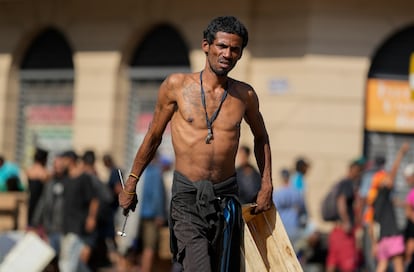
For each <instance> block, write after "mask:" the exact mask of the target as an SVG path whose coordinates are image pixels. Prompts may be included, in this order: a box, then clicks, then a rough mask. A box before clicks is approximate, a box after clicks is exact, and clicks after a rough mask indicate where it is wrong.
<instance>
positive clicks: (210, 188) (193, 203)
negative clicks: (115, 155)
mask: <svg viewBox="0 0 414 272" xmlns="http://www.w3.org/2000/svg"><path fill="white" fill-rule="evenodd" d="M247 41H248V33H247V30H246V28H245V27H244V25H243V24H242V23H241V22H240V21H238V20H237V19H236V18H234V17H232V16H225V17H218V18H215V19H213V20H212V21H211V22H210V24H209V25H208V27H207V29H206V30H205V31H204V37H203V40H202V44H201V46H202V49H203V51H204V53H205V55H206V64H205V67H204V70H203V71H201V72H198V73H193V74H172V75H170V76H169V77H168V78H167V79H166V80H165V81H164V82H163V83H162V85H161V87H160V89H159V94H158V101H157V104H156V108H155V112H154V117H153V120H152V123H151V126H150V127H149V129H148V132H147V134H146V136H145V138H144V141H143V143H142V145H141V146H140V148H139V149H138V152H137V154H136V157H135V160H134V163H133V166H132V170H131V174H130V175H129V177H128V179H127V182H126V184H125V189H124V191H123V192H121V193H120V195H119V203H120V206H121V207H122V208H124V212H125V213H127V212H128V211H129V210H134V209H135V207H136V204H137V197H136V194H135V188H136V184H137V182H138V180H139V176H140V175H141V173H142V172H143V170H144V168H145V167H146V166H147V165H148V163H149V162H150V161H151V159H152V158H153V156H154V154H155V153H156V150H157V148H158V146H159V144H160V143H161V139H162V135H163V132H164V130H165V128H166V126H167V124H168V122H169V121H171V134H172V142H173V147H174V152H175V162H176V164H175V174H174V180H173V188H172V201H171V215H170V217H171V218H170V228H172V233H173V244H172V245H173V246H172V248H173V256H174V259H175V261H177V262H178V263H180V264H182V265H183V268H184V270H185V271H190V272H191V271H237V272H238V271H240V266H239V263H240V256H239V253H240V239H241V237H242V232H241V228H240V227H241V223H242V221H241V220H242V219H241V211H240V210H241V209H240V204H239V203H238V201H237V182H236V178H235V157H236V153H237V149H238V145H239V138H240V124H241V122H242V119H243V118H244V120H245V121H246V122H247V123H248V124H249V126H250V129H251V131H252V133H253V135H254V151H255V156H256V161H257V164H258V167H259V170H260V173H261V189H260V191H259V193H258V195H257V199H256V203H257V206H256V207H255V209H254V210H253V212H254V213H260V212H263V211H265V210H268V209H269V208H270V207H271V203H272V189H273V187H272V171H271V151H270V146H269V138H268V134H267V131H266V127H265V124H264V121H263V118H262V115H261V113H260V111H259V102H258V97H257V95H256V93H255V91H254V90H253V88H252V87H251V86H250V85H248V84H246V83H244V82H240V81H237V80H235V79H233V78H230V77H228V76H227V74H228V73H229V72H230V71H231V70H232V69H233V68H234V67H235V65H236V63H237V61H238V60H239V59H240V58H241V56H242V53H243V49H244V48H245V46H246V45H247ZM223 214H224V215H227V216H223ZM224 217H225V218H224ZM224 221H226V222H224ZM230 256H231V258H229V257H230Z"/></svg>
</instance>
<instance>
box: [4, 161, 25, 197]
mask: <svg viewBox="0 0 414 272" xmlns="http://www.w3.org/2000/svg"><path fill="white" fill-rule="evenodd" d="M10 181H13V183H14V185H13V187H15V188H9V186H10ZM8 182H9V186H8ZM23 189H24V188H23V185H22V183H21V182H20V169H19V167H18V166H17V165H16V164H14V163H12V162H9V161H6V160H5V158H4V157H3V156H1V155H0V192H7V191H9V190H12V191H23Z"/></svg>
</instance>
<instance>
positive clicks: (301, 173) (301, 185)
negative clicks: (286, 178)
mask: <svg viewBox="0 0 414 272" xmlns="http://www.w3.org/2000/svg"><path fill="white" fill-rule="evenodd" d="M309 167H310V164H309V162H308V161H306V160H305V159H304V158H298V159H297V160H296V164H295V170H296V171H295V173H294V174H293V175H292V176H291V178H290V185H291V186H293V188H296V189H297V190H299V192H301V194H304V193H305V187H306V181H305V175H306V173H307V172H308V170H309Z"/></svg>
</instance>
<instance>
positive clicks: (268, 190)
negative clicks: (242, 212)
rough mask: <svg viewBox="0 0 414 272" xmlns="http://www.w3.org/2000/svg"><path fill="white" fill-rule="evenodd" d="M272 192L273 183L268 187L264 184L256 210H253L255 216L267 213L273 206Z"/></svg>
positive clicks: (257, 200) (258, 195) (257, 199)
mask: <svg viewBox="0 0 414 272" xmlns="http://www.w3.org/2000/svg"><path fill="white" fill-rule="evenodd" d="M272 192H273V186H272V185H271V183H269V185H266V186H264V185H263V183H262V187H261V188H260V191H259V193H258V194H257V198H256V203H257V206H256V208H255V209H254V210H252V213H253V214H257V213H261V212H264V211H267V210H269V209H270V208H271V207H272V204H273V200H272Z"/></svg>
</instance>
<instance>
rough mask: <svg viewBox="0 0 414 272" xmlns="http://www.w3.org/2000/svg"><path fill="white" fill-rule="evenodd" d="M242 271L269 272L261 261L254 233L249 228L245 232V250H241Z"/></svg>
mask: <svg viewBox="0 0 414 272" xmlns="http://www.w3.org/2000/svg"><path fill="white" fill-rule="evenodd" d="M246 248H247V249H248V253H247V254H245V249H246ZM241 257H242V258H241V259H242V269H241V271H245V272H262V271H267V268H266V266H265V264H264V263H263V262H260V261H258V260H261V259H262V257H261V255H260V252H259V250H258V249H257V247H256V242H255V241H254V239H253V236H252V233H251V232H250V229H249V228H247V227H246V228H245V230H244V248H242V249H241Z"/></svg>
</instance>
